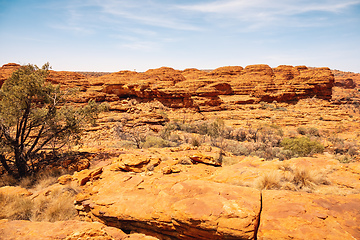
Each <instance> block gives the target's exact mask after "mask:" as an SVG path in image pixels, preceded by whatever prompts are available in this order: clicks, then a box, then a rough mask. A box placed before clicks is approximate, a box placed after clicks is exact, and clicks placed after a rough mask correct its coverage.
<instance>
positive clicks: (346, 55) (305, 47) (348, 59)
mask: <svg viewBox="0 0 360 240" xmlns="http://www.w3.org/2000/svg"><path fill="white" fill-rule="evenodd" d="M47 61H48V62H50V64H51V65H52V67H53V69H54V70H70V71H110V72H114V71H119V70H125V69H128V70H136V71H146V70H147V69H151V68H158V67H162V66H168V67H173V68H175V69H185V68H190V67H194V68H198V69H213V68H217V67H221V66H243V67H245V66H247V65H250V64H268V65H270V66H271V67H276V66H278V65H282V64H286V65H306V66H314V67H321V66H327V67H330V68H332V69H339V70H343V71H352V72H360V0H271V1H270V0H251V1H250V0H208V1H205V0H192V1H190V0H167V1H164V0H136V1H135V0H56V1H55V0H0V65H2V64H5V63H8V62H15V63H19V64H27V63H33V64H37V65H42V64H43V63H45V62H47Z"/></svg>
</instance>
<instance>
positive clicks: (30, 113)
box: [0, 63, 100, 177]
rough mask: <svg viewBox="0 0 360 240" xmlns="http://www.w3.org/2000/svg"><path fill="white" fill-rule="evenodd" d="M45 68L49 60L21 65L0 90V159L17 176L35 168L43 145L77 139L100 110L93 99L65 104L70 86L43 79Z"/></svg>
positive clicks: (8, 170) (10, 172)
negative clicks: (77, 105) (78, 105)
mask: <svg viewBox="0 0 360 240" xmlns="http://www.w3.org/2000/svg"><path fill="white" fill-rule="evenodd" d="M48 70H49V64H48V63H46V64H45V65H44V66H43V67H42V68H39V67H37V66H36V65H30V64H29V65H26V66H22V67H20V68H19V69H18V70H17V71H15V72H14V73H13V74H12V76H11V77H10V78H9V79H7V80H6V81H5V82H4V84H3V85H2V87H1V90H0V162H1V164H2V166H3V167H4V169H5V170H6V171H7V172H8V173H9V174H11V175H14V176H17V177H24V176H26V175H29V174H31V173H33V172H36V171H37V167H38V166H37V165H39V164H42V162H41V159H39V153H40V152H41V151H42V150H43V149H44V148H51V149H53V151H56V150H58V149H60V148H62V147H63V146H65V145H67V144H68V143H69V142H72V141H75V142H77V141H78V140H79V139H80V134H81V128H82V126H83V125H84V124H85V121H86V120H88V119H89V118H90V119H95V118H96V116H97V114H98V113H99V111H100V108H98V107H96V106H95V105H94V103H93V102H90V103H89V105H88V106H85V107H83V108H74V107H70V106H67V105H66V104H65V103H66V98H67V97H68V96H69V95H70V94H72V93H73V90H68V91H62V90H61V89H60V86H59V85H58V86H55V85H52V84H50V83H48V82H46V81H45V80H46V77H47V75H48ZM93 122H94V121H93ZM34 160H36V161H34ZM34 162H36V164H35V163H34Z"/></svg>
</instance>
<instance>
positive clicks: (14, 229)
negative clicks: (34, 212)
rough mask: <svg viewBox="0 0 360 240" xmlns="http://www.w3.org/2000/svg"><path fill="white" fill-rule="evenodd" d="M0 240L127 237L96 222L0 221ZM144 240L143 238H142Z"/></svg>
mask: <svg viewBox="0 0 360 240" xmlns="http://www.w3.org/2000/svg"><path fill="white" fill-rule="evenodd" d="M0 239H2V240H17V239H18V240H53V239H66V240H75V239H76V240H86V239H88V240H100V239H105V240H121V239H127V235H126V234H125V233H124V232H123V231H121V230H120V229H117V228H113V227H108V226H105V225H103V224H101V223H97V222H92V223H89V222H80V221H75V220H73V221H64V222H54V223H50V222H30V221H8V220H0ZM144 239H145V238H144Z"/></svg>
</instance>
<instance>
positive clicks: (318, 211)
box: [258, 190, 360, 239]
mask: <svg viewBox="0 0 360 240" xmlns="http://www.w3.org/2000/svg"><path fill="white" fill-rule="evenodd" d="M262 199H263V205H262V211H261V224H260V228H259V233H258V239H360V212H359V209H360V200H359V199H360V194H354V195H348V196H335V195H325V196H324V195H318V194H309V193H298V192H289V191H276V190H271V191H270V190H268V191H263V192H262Z"/></svg>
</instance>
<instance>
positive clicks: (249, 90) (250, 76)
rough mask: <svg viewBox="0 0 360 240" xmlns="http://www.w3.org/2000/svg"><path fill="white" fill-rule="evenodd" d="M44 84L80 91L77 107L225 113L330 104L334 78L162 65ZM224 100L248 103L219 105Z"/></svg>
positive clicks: (314, 72) (318, 72)
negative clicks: (121, 104) (258, 105)
mask: <svg viewBox="0 0 360 240" xmlns="http://www.w3.org/2000/svg"><path fill="white" fill-rule="evenodd" d="M18 67H19V65H14V64H9V65H4V66H3V67H2V68H1V69H0V75H1V76H2V78H1V76H0V80H1V79H6V78H7V77H9V76H10V75H9V73H10V72H12V71H14V70H16V69H17V68H18ZM5 73H6V74H5ZM48 81H50V82H52V83H56V84H61V85H62V86H63V87H64V88H70V87H71V88H72V87H78V88H80V93H79V94H77V96H73V97H72V98H71V100H72V101H74V102H78V103H85V102H87V101H89V100H90V99H95V100H96V101H98V102H102V101H108V102H114V101H115V102H116V101H118V100H119V98H128V97H130V98H140V99H144V100H154V99H156V100H158V101H160V102H161V103H162V104H164V105H165V106H167V107H172V108H182V107H194V108H198V109H200V110H201V111H210V110H215V109H224V106H222V105H225V106H227V105H228V104H239V103H240V104H243V103H252V102H259V101H267V102H272V101H274V100H276V101H278V102H292V101H296V100H299V99H302V98H308V97H313V96H317V97H318V98H322V99H326V100H329V99H331V94H332V87H333V84H334V76H333V74H332V73H331V71H330V70H329V69H328V68H313V69H308V68H306V67H304V66H299V67H292V66H279V67H277V68H274V69H272V68H270V67H269V66H268V65H250V66H247V67H246V68H245V69H244V68H242V67H240V66H234V67H221V68H218V69H215V70H213V71H211V72H210V73H207V72H206V71H200V70H197V69H186V70H184V71H178V70H174V69H172V68H167V67H162V68H158V69H150V70H148V71H146V72H144V73H137V72H131V71H120V72H117V73H112V74H107V75H103V76H100V77H97V78H96V77H92V78H86V76H85V75H83V74H80V73H74V72H55V71H50V74H49V77H48ZM223 96H232V99H235V98H236V99H245V98H246V99H247V100H235V101H234V100H231V101H223V99H224V97H223ZM235 96H236V97H235ZM237 96H239V97H237Z"/></svg>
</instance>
